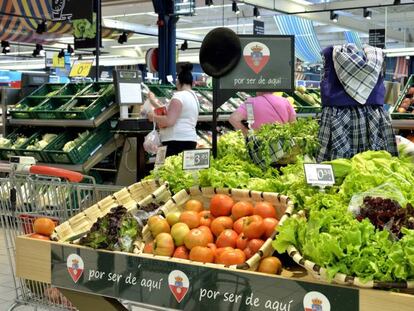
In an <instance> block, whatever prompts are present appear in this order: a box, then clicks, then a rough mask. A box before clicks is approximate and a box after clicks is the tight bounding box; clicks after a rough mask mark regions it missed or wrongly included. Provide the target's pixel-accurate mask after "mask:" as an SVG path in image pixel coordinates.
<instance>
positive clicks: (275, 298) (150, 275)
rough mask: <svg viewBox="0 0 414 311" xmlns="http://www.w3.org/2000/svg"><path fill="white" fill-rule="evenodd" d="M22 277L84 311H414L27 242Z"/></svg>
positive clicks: (404, 297) (246, 274)
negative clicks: (136, 310) (130, 309)
mask: <svg viewBox="0 0 414 311" xmlns="http://www.w3.org/2000/svg"><path fill="white" fill-rule="evenodd" d="M33 254H36V256H33ZM70 256H71V257H70ZM74 257H75V258H76V259H78V260H79V259H80V262H81V263H82V265H81V268H82V270H78V272H80V276H79V277H77V276H76V275H75V278H74V279H75V280H76V282H75V280H74V279H72V277H71V274H70V272H69V269H68V268H72V266H71V264H72V261H71V260H70V259H71V258H72V259H73V258H74ZM16 275H17V277H19V278H22V279H23V280H33V281H38V282H44V283H47V284H52V286H53V287H56V288H58V289H59V290H60V291H61V292H62V293H63V294H64V295H65V296H66V297H68V299H69V300H70V301H71V303H72V304H74V305H75V306H76V307H77V308H78V309H79V310H81V311H82V310H98V309H97V308H99V306H102V305H103V304H106V307H101V310H108V311H112V310H127V309H126V307H124V306H122V305H119V303H117V299H124V300H129V301H135V302H138V303H144V304H147V305H152V306H155V307H158V308H173V309H177V310H230V309H231V310H234V309H237V310H281V309H280V308H279V309H276V308H278V307H280V306H284V308H283V309H284V310H292V311H303V310H308V309H309V310H312V301H311V302H310V303H309V301H308V300H312V299H313V300H314V301H315V303H318V304H319V309H317V310H335V311H345V310H352V311H357V310H361V311H371V310H376V311H389V310H399V311H411V310H412V308H413V305H414V295H410V294H407V293H396V292H391V291H382V290H373V289H358V288H354V287H344V286H338V285H326V284H321V283H320V282H318V281H316V280H313V279H312V278H311V277H309V275H308V274H307V273H306V271H303V270H301V269H296V270H294V269H291V270H290V271H286V270H285V271H283V273H282V275H268V274H263V273H257V272H251V271H246V270H234V269H228V268H222V267H218V266H213V265H211V264H210V265H209V264H202V265H200V264H193V263H191V262H188V261H186V262H184V261H182V262H171V260H170V259H169V258H166V257H159V258H155V257H152V256H147V255H145V254H141V255H138V254H125V253H120V252H108V251H101V250H92V249H89V248H85V247H81V246H76V245H69V244H61V243H58V242H52V241H43V240H36V239H32V238H29V237H27V236H19V237H17V238H16ZM177 280H178V281H177ZM319 297H322V299H323V300H319V299H320V298H319ZM325 299H327V300H328V302H326V300H325ZM86 301H89V306H86V305H85V303H86ZM327 303H329V306H330V308H327V307H326V304H327ZM265 306H267V307H265ZM272 307H273V308H272ZM283 309H282V310H283Z"/></svg>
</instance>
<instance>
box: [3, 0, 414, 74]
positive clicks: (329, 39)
mask: <svg viewBox="0 0 414 311" xmlns="http://www.w3.org/2000/svg"><path fill="white" fill-rule="evenodd" d="M9 1H10V0H9ZM213 2H214V4H215V5H214V6H212V7H207V6H205V0H196V3H197V8H196V15H195V16H182V17H180V19H179V21H178V23H177V31H178V32H179V33H180V34H181V35H182V37H183V38H186V36H190V37H191V38H196V39H199V40H198V41H200V40H201V39H202V38H203V37H204V36H205V35H206V34H207V33H208V32H209V31H210V30H211V29H213V28H215V27H218V26H226V27H230V28H232V29H233V30H234V31H236V32H238V33H240V34H249V33H252V29H253V6H251V5H249V4H258V5H260V7H268V8H276V9H277V10H281V11H285V12H304V11H312V10H329V9H335V10H336V9H339V8H355V7H363V6H370V5H373V4H390V3H393V0H348V1H322V0H307V1H305V0H246V1H238V6H239V8H240V10H241V13H240V14H239V15H236V14H235V13H234V12H232V1H230V0H213ZM401 3H412V5H404V6H398V7H396V6H393V7H388V8H373V9H372V19H371V20H370V21H368V20H366V19H364V18H363V16H362V9H355V10H352V9H347V10H337V11H336V12H337V13H338V14H339V21H338V23H337V24H335V23H333V22H331V21H330V19H329V11H328V12H323V13H321V12H319V13H303V14H300V15H299V16H303V17H305V18H308V19H312V20H313V21H314V26H315V30H316V33H317V36H318V39H319V41H320V43H321V46H322V47H325V46H327V45H330V44H335V43H336V44H340V43H344V42H345V38H344V34H343V32H344V31H345V30H348V29H351V30H356V31H358V32H359V35H360V37H361V39H362V41H363V42H367V40H368V30H369V29H371V28H385V25H386V27H387V31H388V33H387V41H388V46H389V47H404V46H411V45H412V41H413V37H412V35H413V34H414V23H413V22H412V20H413V19H414V1H408V0H405V1H404V0H402V1H401ZM102 6H103V8H102V13H103V17H104V24H105V25H111V26H115V27H117V28H119V29H131V27H132V28H133V29H134V30H136V31H137V30H138V31H139V32H140V33H139V34H134V35H132V36H131V37H130V38H129V39H128V42H127V43H125V44H123V45H120V44H119V43H118V42H117V40H111V39H104V41H103V44H104V52H105V56H106V57H108V56H109V55H116V56H118V57H127V58H128V59H130V60H133V63H138V62H143V58H144V56H145V52H146V50H147V49H149V48H151V47H155V46H157V44H158V39H157V37H155V36H151V35H146V34H145V33H151V32H152V33H156V30H157V26H156V22H157V15H156V14H155V13H154V12H153V11H154V9H153V5H152V1H148V0H102ZM260 13H261V16H262V18H261V19H262V20H263V21H264V22H265V33H266V34H278V33H279V30H278V29H277V26H276V24H275V22H274V19H273V16H274V15H275V14H281V13H280V12H275V11H273V10H266V9H264V8H260ZM196 41H197V40H196ZM196 41H189V47H190V49H189V50H187V51H179V60H180V61H186V60H190V61H197V60H198V49H197V48H198V47H199V46H200V42H196ZM59 42H60V43H61V44H60V45H59V44H58V45H55V47H57V48H61V47H65V45H66V44H67V43H72V42H73V39H72V38H71V36H70V35H69V34H68V35H67V36H64V37H62V38H60V39H59ZM183 42H184V41H183V40H182V39H178V40H177V45H178V47H179V46H180V45H181V44H182V43H183ZM18 50H19V51H20V52H25V53H26V55H27V56H30V51H31V50H33V47H19V48H18ZM12 52H14V53H16V54H17V48H16V45H15V44H14V47H12ZM10 58H11V57H10V56H8V57H4V56H0V69H1V68H3V67H5V64H6V63H7V64H10V62H11V59H10Z"/></svg>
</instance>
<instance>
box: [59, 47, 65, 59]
mask: <svg viewBox="0 0 414 311" xmlns="http://www.w3.org/2000/svg"><path fill="white" fill-rule="evenodd" d="M58 57H59V58H63V57H65V50H64V49H61V50H60V52H59V54H58Z"/></svg>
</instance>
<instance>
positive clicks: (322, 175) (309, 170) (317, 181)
mask: <svg viewBox="0 0 414 311" xmlns="http://www.w3.org/2000/svg"><path fill="white" fill-rule="evenodd" d="M303 166H304V169H305V176H306V182H307V183H308V184H309V185H314V186H325V187H326V186H332V185H334V184H335V175H334V172H333V169H332V165H330V164H313V163H305V164H304V165H303Z"/></svg>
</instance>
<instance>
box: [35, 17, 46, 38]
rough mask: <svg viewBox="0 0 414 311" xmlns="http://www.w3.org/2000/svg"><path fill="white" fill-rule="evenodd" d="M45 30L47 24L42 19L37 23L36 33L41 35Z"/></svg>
mask: <svg viewBox="0 0 414 311" xmlns="http://www.w3.org/2000/svg"><path fill="white" fill-rule="evenodd" d="M46 31H47V24H46V21H45V20H43V21H42V22H41V23H39V24H37V28H36V33H38V34H39V35H41V34H42V33H44V32H46Z"/></svg>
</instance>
